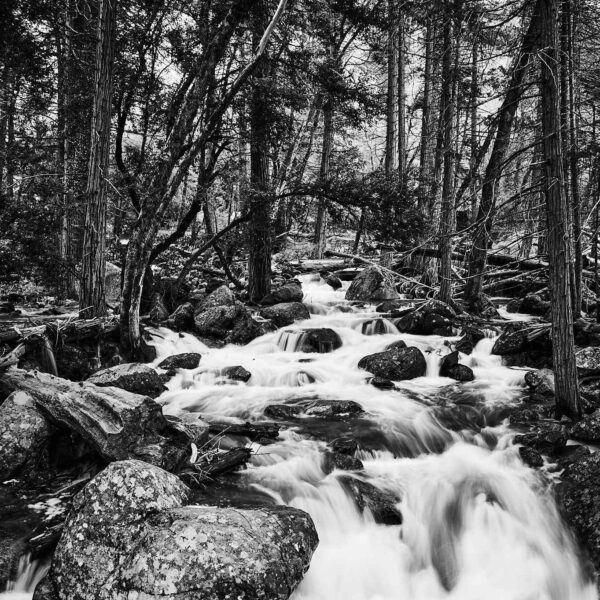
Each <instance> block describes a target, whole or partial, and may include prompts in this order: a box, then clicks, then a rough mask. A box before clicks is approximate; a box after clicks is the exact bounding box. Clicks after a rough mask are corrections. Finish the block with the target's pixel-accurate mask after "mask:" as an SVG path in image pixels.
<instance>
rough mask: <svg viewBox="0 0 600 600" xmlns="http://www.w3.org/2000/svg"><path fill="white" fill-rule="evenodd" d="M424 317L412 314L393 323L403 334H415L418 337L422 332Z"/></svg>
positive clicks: (415, 313)
mask: <svg viewBox="0 0 600 600" xmlns="http://www.w3.org/2000/svg"><path fill="white" fill-rule="evenodd" d="M422 317H423V315H421V313H418V312H414V311H412V310H411V312H409V313H407V314H405V315H404V316H402V317H400V318H398V319H394V320H393V323H394V325H395V326H396V328H397V329H398V331H400V332H402V333H413V334H416V335H418V334H419V333H420V332H421V319H422Z"/></svg>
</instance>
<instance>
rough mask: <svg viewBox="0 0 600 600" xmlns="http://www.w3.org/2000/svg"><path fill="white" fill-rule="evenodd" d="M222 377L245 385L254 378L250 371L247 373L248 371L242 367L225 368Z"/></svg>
mask: <svg viewBox="0 0 600 600" xmlns="http://www.w3.org/2000/svg"><path fill="white" fill-rule="evenodd" d="M221 375H223V376H224V377H227V379H231V380H232V381H243V382H244V383H246V382H247V381H249V380H250V378H251V377H252V373H250V371H246V369H244V367H242V366H240V365H235V366H232V367H225V368H224V369H222V370H221Z"/></svg>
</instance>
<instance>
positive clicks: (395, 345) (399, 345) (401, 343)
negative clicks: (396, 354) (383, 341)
mask: <svg viewBox="0 0 600 600" xmlns="http://www.w3.org/2000/svg"><path fill="white" fill-rule="evenodd" d="M407 347H408V346H407V345H406V342H405V341H404V340H398V341H396V342H392V343H391V344H388V345H387V346H386V347H385V349H386V350H396V349H401V348H407Z"/></svg>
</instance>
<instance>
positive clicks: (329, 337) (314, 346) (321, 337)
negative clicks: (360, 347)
mask: <svg viewBox="0 0 600 600" xmlns="http://www.w3.org/2000/svg"><path fill="white" fill-rule="evenodd" d="M284 333H287V334H288V336H289V335H296V334H299V337H298V338H297V342H296V347H295V349H294V351H295V352H308V353H313V352H316V353H319V354H325V353H327V352H333V351H334V350H337V349H338V348H340V347H341V346H342V339H341V338H340V336H339V335H338V334H337V332H335V331H334V330H333V329H329V328H326V327H322V328H319V329H301V330H291V331H287V332H284Z"/></svg>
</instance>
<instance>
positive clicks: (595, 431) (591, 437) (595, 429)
mask: <svg viewBox="0 0 600 600" xmlns="http://www.w3.org/2000/svg"><path fill="white" fill-rule="evenodd" d="M568 432H569V437H572V438H573V439H576V440H580V441H582V442H591V443H598V442H600V410H596V411H594V412H593V413H592V414H590V415H585V417H583V418H582V419H580V420H579V421H576V422H575V423H573V424H572V425H571V426H570V427H569V428H568Z"/></svg>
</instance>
